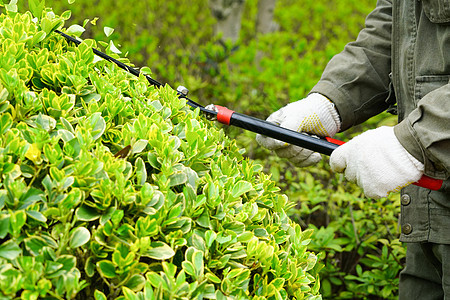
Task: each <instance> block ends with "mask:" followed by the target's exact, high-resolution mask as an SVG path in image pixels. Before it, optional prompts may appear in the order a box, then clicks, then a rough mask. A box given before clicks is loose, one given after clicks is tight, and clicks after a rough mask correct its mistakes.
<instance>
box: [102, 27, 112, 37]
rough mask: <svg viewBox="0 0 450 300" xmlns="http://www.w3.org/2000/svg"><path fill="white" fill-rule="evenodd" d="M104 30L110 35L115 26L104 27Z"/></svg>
mask: <svg viewBox="0 0 450 300" xmlns="http://www.w3.org/2000/svg"><path fill="white" fill-rule="evenodd" d="M103 32H104V33H105V35H106V36H107V37H109V36H110V35H111V34H112V33H113V32H114V28H111V27H107V26H105V27H103Z"/></svg>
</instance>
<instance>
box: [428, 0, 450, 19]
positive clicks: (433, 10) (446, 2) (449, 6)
mask: <svg viewBox="0 0 450 300" xmlns="http://www.w3.org/2000/svg"><path fill="white" fill-rule="evenodd" d="M422 6H423V11H424V12H425V14H426V15H427V17H428V19H430V21H431V22H433V23H448V22H450V0H422Z"/></svg>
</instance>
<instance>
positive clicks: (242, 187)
mask: <svg viewBox="0 0 450 300" xmlns="http://www.w3.org/2000/svg"><path fill="white" fill-rule="evenodd" d="M251 189H252V184H251V183H250V182H248V181H245V180H240V181H238V182H237V183H236V184H235V185H234V187H233V190H232V191H231V195H232V196H233V197H234V198H238V197H240V196H242V195H243V194H245V193H247V192H248V191H250V190H251Z"/></svg>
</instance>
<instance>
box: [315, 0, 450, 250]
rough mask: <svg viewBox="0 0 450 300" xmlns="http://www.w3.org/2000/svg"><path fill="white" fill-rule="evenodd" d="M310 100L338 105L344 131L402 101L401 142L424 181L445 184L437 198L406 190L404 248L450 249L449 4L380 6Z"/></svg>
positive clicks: (413, 1)
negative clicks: (406, 244) (435, 246)
mask: <svg viewBox="0 0 450 300" xmlns="http://www.w3.org/2000/svg"><path fill="white" fill-rule="evenodd" d="M392 89H393V91H392ZM311 92H317V93H321V94H323V95H325V96H327V97H328V98H329V99H331V100H332V101H333V102H334V103H335V104H336V107H337V109H338V111H339V114H340V116H341V119H342V130H345V129H347V128H349V127H351V126H353V125H356V124H359V123H361V122H363V121H365V120H367V119H368V118H370V117H372V116H374V115H376V114H378V113H380V112H382V111H384V110H386V109H387V108H388V107H389V106H390V105H391V104H392V103H391V102H392V99H396V101H397V106H398V108H397V110H398V117H399V124H398V125H397V126H395V128H394V132H395V134H396V136H397V138H398V139H399V141H400V143H401V144H402V145H403V146H404V147H405V148H406V149H407V150H408V152H409V153H410V154H412V155H413V156H414V157H416V158H417V159H418V160H419V161H421V162H422V163H424V165H425V174H426V175H428V176H431V177H434V178H438V179H444V184H443V187H442V188H441V189H440V190H439V191H430V190H428V189H424V188H419V187H416V186H414V185H410V186H408V187H406V188H404V189H403V190H402V195H406V196H405V198H404V199H406V198H407V199H408V201H406V200H404V201H403V202H402V217H401V224H402V234H401V237H400V240H401V241H403V242H425V241H428V242H432V243H442V244H450V180H449V174H450V0H421V1H418V0H392V1H388V0H379V1H378V2H377V6H376V8H375V10H374V11H373V12H372V13H371V14H370V15H369V16H368V17H367V19H366V28H365V29H363V30H362V31H361V32H360V34H359V36H358V38H357V40H356V41H355V42H352V43H349V44H348V45H347V46H346V47H345V49H344V50H343V51H342V52H341V53H339V54H338V55H336V56H335V57H333V58H332V59H331V61H330V62H329V64H328V65H327V67H326V69H325V71H324V73H323V75H322V78H321V80H320V81H319V82H318V83H317V85H316V86H315V87H314V88H313V89H312V91H311ZM393 95H395V98H394V97H392V96H393Z"/></svg>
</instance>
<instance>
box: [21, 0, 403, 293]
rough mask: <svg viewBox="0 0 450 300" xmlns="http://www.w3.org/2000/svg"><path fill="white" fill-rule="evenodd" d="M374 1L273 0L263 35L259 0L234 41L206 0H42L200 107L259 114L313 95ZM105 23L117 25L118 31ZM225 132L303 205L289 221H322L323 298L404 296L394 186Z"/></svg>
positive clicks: (246, 11) (386, 118)
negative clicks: (381, 188)
mask: <svg viewBox="0 0 450 300" xmlns="http://www.w3.org/2000/svg"><path fill="white" fill-rule="evenodd" d="M70 2H72V1H70ZM224 2H226V1H224ZM375 4H376V1H375V0H358V1H356V0H315V1H306V0H303V1H295V0H277V1H276V6H275V10H274V18H273V21H274V22H276V24H277V25H278V26H277V30H276V31H274V32H271V33H265V34H262V33H258V32H257V30H256V23H257V22H256V19H257V15H258V1H257V0H247V1H245V3H244V4H243V5H244V6H243V17H242V26H241V31H240V35H239V39H238V40H237V41H236V42H234V43H232V42H230V41H226V40H225V41H223V40H222V39H221V36H220V35H216V34H215V33H214V26H215V24H216V22H217V20H216V19H215V18H214V16H213V15H212V14H211V11H210V9H209V2H208V0H195V1H188V0H169V1H161V0H156V1H148V0H140V1H136V0H128V1H119V0H94V1H92V0H89V1H88V0H76V1H75V2H74V3H72V4H69V3H68V1H55V0H54V1H50V0H48V1H47V2H46V6H48V7H52V8H53V10H54V11H55V13H56V14H59V15H60V14H62V13H63V12H64V11H67V10H70V11H71V12H72V14H71V18H70V19H69V21H68V22H67V23H66V27H68V26H70V25H71V24H80V25H83V27H84V28H85V29H86V31H85V32H84V33H83V34H82V35H81V37H82V38H95V39H96V40H98V41H105V42H107V43H109V42H110V41H111V40H113V41H114V44H115V45H116V46H117V47H118V48H119V49H120V51H121V52H122V55H123V56H125V55H126V56H127V57H128V58H129V59H130V60H131V61H132V62H133V63H134V65H135V66H137V67H143V66H149V67H150V68H151V70H152V72H153V75H152V76H153V77H154V78H155V79H157V80H158V81H160V82H163V83H168V84H170V85H171V86H172V87H174V88H176V87H177V86H178V85H184V86H186V87H187V88H188V89H189V90H190V96H191V98H192V99H194V100H195V101H198V102H199V103H201V104H203V105H207V104H210V103H214V104H221V105H225V106H227V107H229V108H232V109H233V110H236V111H238V112H241V113H245V114H248V115H252V116H255V117H258V118H262V119H265V118H266V117H267V116H268V115H269V114H270V113H271V112H273V111H275V110H277V109H279V108H281V107H282V106H284V105H286V104H287V103H289V102H290V101H295V100H298V99H301V98H303V97H304V96H305V95H306V94H307V93H308V91H309V90H310V89H311V88H312V87H313V86H314V84H315V83H316V82H317V81H318V79H319V78H320V75H321V73H322V71H323V69H324V68H325V66H326V64H327V62H328V61H329V59H330V58H331V57H332V56H333V55H335V54H336V53H338V52H340V51H341V50H342V49H343V47H344V46H345V44H346V43H348V42H350V41H352V40H354V39H355V38H356V36H357V34H358V32H359V31H360V30H361V28H363V26H364V19H365V16H366V15H367V14H368V13H369V12H370V11H371V10H372V9H373V8H374V7H375ZM19 5H23V6H26V4H24V3H19ZM23 9H26V7H23ZM105 27H108V28H113V29H114V31H113V32H112V34H110V33H111V30H108V29H106V30H105ZM105 32H106V33H108V36H107V34H106V33H105ZM395 123H396V117H395V116H391V115H388V114H387V113H384V114H381V115H379V116H377V117H374V118H372V119H370V120H369V121H367V122H366V123H365V124H363V125H360V126H357V127H356V128H352V129H351V130H349V131H348V132H345V133H340V134H339V135H338V138H340V139H343V140H348V139H349V138H351V137H352V136H354V135H356V134H358V133H360V132H362V131H364V130H367V129H370V128H374V127H377V126H381V125H393V124H395ZM218 126H221V125H218ZM224 130H225V131H226V132H227V134H228V135H229V136H230V137H232V138H235V139H236V140H237V141H238V145H239V146H240V147H241V148H244V149H245V151H246V155H247V156H248V157H249V158H250V159H253V160H256V161H258V162H259V163H261V164H262V165H263V166H264V168H265V170H266V172H267V173H270V174H272V178H273V179H274V180H276V181H277V182H278V185H279V186H280V187H281V188H282V190H283V192H284V193H286V194H287V195H288V197H289V199H290V200H291V201H293V202H294V203H296V206H295V208H294V209H293V210H292V211H291V212H290V215H291V218H292V219H293V220H295V221H297V222H299V223H300V224H301V225H302V227H304V228H308V227H310V228H314V229H315V233H314V235H313V237H312V242H311V249H312V250H314V251H316V252H317V253H321V256H320V257H321V262H322V264H323V265H324V268H323V270H322V273H321V278H322V294H323V296H324V298H329V299H396V298H397V285H398V272H399V270H400V269H401V268H402V266H403V263H404V256H405V249H404V247H403V246H402V245H401V244H400V243H399V241H398V236H399V229H398V224H397V218H398V214H399V200H398V194H393V195H391V196H390V197H389V198H386V199H382V200H378V201H374V200H371V199H367V198H365V197H364V195H363V194H362V191H361V190H360V189H359V188H358V187H357V186H355V185H354V184H352V183H348V182H346V181H345V179H344V178H343V177H342V176H341V175H336V174H333V173H332V172H330V170H329V167H328V158H327V157H324V159H323V160H322V162H320V163H319V164H318V165H317V166H313V167H309V168H304V169H298V168H295V167H294V166H292V165H291V164H290V163H289V162H288V161H286V160H280V159H278V158H277V157H276V156H274V155H271V153H270V152H269V151H267V150H265V149H262V148H261V147H259V146H258V145H257V143H256V142H255V140H254V137H255V134H253V133H249V132H243V131H242V130H239V129H236V128H224Z"/></svg>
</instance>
